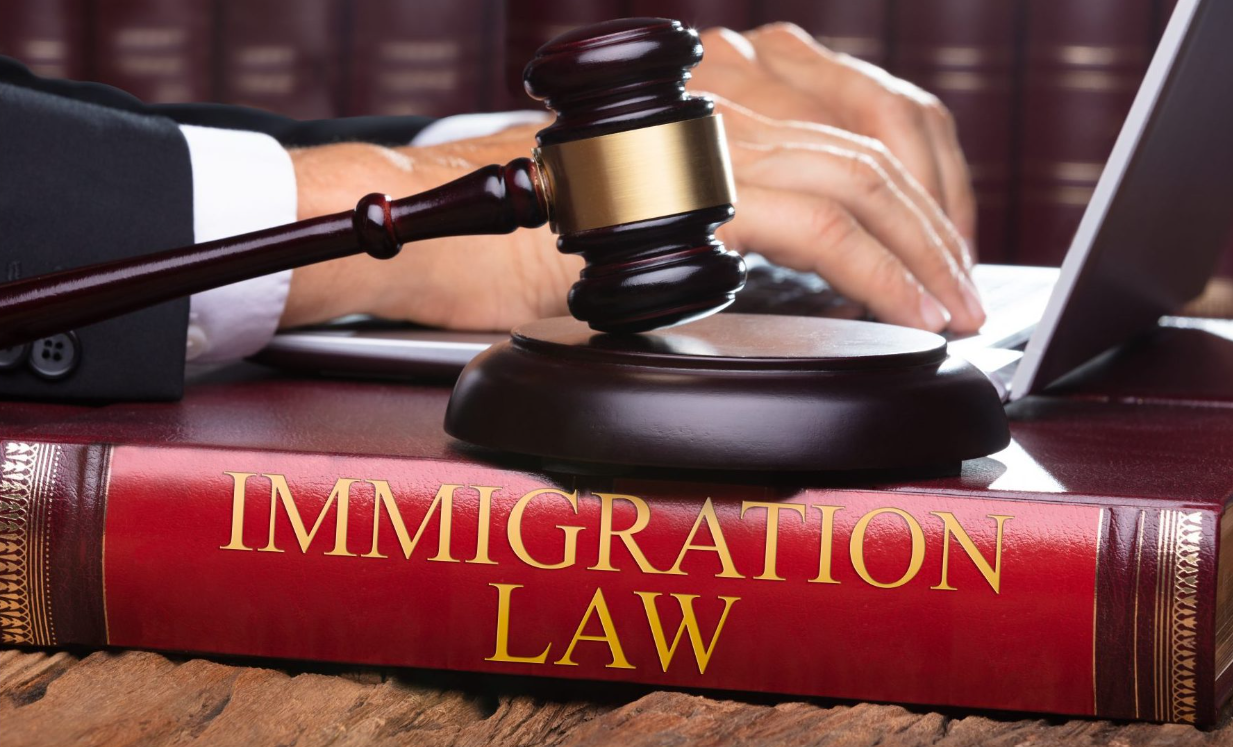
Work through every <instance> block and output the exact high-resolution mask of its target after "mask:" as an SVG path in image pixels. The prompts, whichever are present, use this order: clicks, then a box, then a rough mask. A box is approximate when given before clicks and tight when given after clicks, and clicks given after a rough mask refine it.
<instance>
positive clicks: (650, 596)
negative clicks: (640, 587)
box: [634, 591, 740, 674]
mask: <svg viewBox="0 0 1233 747" xmlns="http://www.w3.org/2000/svg"><path fill="white" fill-rule="evenodd" d="M634 593H635V594H637V595H638V597H639V598H640V599H642V607H643V609H644V610H645V611H646V621H647V624H649V625H650V626H651V637H652V638H654V639H655V650H656V651H657V652H658V653H659V666H660V669H662V670H663V671H665V672H667V671H668V666H669V665H670V664H672V657H673V656H674V655H675V654H676V649H677V646H678V645H679V644H680V642H681V635H682V634H684V633H688V634H689V645H690V647H691V648H692V649H693V652H694V662H695V663H696V664H697V665H698V674H706V665H707V664H709V663H710V661H711V654H712V653H713V652H714V651H715V644H716V643H718V642H719V634H720V633H722V632H723V630H724V623H725V622H727V620H728V612H729V611H730V610H731V609H732V605H734V604H736V603H737V602H738V601H740V597H720V599H722V600H723V603H724V611H723V612H721V613H720V614H719V622H718V623H717V624H716V625H715V632H714V634H712V635H711V641H710V643H708V644H706V645H705V646H703V645H702V631H701V630H700V629H699V627H698V616H697V615H695V614H694V600H695V599H697V598H698V595H697V594H673V595H672V598H673V599H675V600H676V602H677V604H679V605H680V607H681V624H680V625H678V626H677V629H676V636H674V637H673V639H672V644H671V645H669V644H668V639H667V637H666V636H665V635H664V626H663V625H662V624H661V623H660V621H659V610H658V609H656V607H655V600H656V599H657V598H658V597H661V596H663V595H662V594H660V593H658V592H656V593H652V592H649V591H635V592H634Z"/></svg>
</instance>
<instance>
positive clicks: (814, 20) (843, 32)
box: [754, 0, 889, 66]
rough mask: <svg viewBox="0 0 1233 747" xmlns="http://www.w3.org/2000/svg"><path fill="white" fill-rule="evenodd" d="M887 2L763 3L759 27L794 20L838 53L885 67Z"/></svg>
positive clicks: (765, 0)
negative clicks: (764, 24)
mask: <svg viewBox="0 0 1233 747" xmlns="http://www.w3.org/2000/svg"><path fill="white" fill-rule="evenodd" d="M888 5H889V3H888V1H887V0H763V1H762V2H759V3H757V4H756V5H755V17H754V23H755V24H759V25H760V24H763V23H772V22H775V21H790V22H791V23H795V24H796V25H797V26H800V27H801V28H802V29H804V30H805V31H808V32H809V33H810V34H813V36H814V37H815V38H817V40H818V41H820V42H822V43H823V44H825V45H826V46H827V47H829V48H830V49H833V50H835V51H836V52H843V53H844V54H850V55H852V56H853V57H858V58H860V59H862V60H865V61H866V62H872V63H873V64H875V65H879V66H885V65H886V62H887V55H888V53H889V50H888V49H887V45H886V39H887V31H888V29H887V23H888V19H889V14H888Z"/></svg>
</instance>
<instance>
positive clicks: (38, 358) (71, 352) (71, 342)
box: [30, 332, 81, 381]
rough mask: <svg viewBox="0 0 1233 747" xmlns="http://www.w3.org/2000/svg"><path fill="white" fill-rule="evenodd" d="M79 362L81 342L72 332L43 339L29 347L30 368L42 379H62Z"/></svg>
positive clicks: (71, 371)
mask: <svg viewBox="0 0 1233 747" xmlns="http://www.w3.org/2000/svg"><path fill="white" fill-rule="evenodd" d="M80 361H81V342H79V341H78V339H77V335H75V334H73V333H72V332H66V333H64V334H61V335H52V336H51V337H44V338H43V339H41V340H35V341H34V342H33V343H31V345H30V368H31V370H33V371H34V372H35V373H36V374H38V375H39V376H41V377H43V378H44V379H50V380H53V381H54V380H56V379H63V378H64V377H66V376H68V375H69V374H71V373H73V370H74V369H76V368H77V364H78V363H79V362H80Z"/></svg>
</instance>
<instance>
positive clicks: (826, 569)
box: [809, 506, 843, 584]
mask: <svg viewBox="0 0 1233 747" xmlns="http://www.w3.org/2000/svg"><path fill="white" fill-rule="evenodd" d="M814 508H816V509H818V510H819V511H821V512H822V542H821V545H820V546H819V547H818V575H817V576H814V577H813V578H811V579H809V582H810V583H811V584H837V583H839V582H838V581H836V580H835V579H834V578H832V577H831V556H832V555H833V554H834V544H835V512H836V511H841V510H843V506H814Z"/></svg>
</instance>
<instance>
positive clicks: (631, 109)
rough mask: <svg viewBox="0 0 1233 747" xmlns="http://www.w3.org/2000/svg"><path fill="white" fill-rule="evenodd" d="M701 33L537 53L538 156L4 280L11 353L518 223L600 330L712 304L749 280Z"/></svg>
mask: <svg viewBox="0 0 1233 747" xmlns="http://www.w3.org/2000/svg"><path fill="white" fill-rule="evenodd" d="M701 59H702V45H701V42H700V41H699V39H698V34H697V32H695V31H693V30H692V29H688V28H685V27H684V26H682V25H681V24H680V23H679V22H677V21H671V20H666V19H656V18H631V19H622V20H615V21H608V22H604V23H599V24H595V25H592V26H587V27H583V28H579V29H576V30H574V31H571V32H568V33H566V34H563V35H561V36H558V37H557V38H555V39H553V40H552V41H550V42H548V43H547V44H546V45H544V46H543V47H541V48H540V49H539V50H538V52H537V53H536V55H535V58H534V59H533V60H532V61H531V62H530V64H529V65H528V66H527V68H526V72H525V76H524V79H525V84H526V89H527V91H528V93H530V94H531V95H532V96H533V97H534V98H536V99H540V100H542V101H543V102H544V103H545V104H546V105H547V106H548V107H549V108H550V109H551V110H553V111H554V112H555V113H556V120H555V121H554V122H553V123H552V124H550V125H549V126H548V127H546V128H544V129H543V130H540V131H539V133H538V134H537V136H536V139H537V142H538V146H539V147H538V148H536V149H535V150H534V151H533V152H532V156H531V157H530V158H518V159H515V160H513V161H510V162H509V163H507V164H505V165H504V166H500V165H491V166H485V167H483V168H481V169H478V170H477V171H475V172H473V173H471V174H468V175H467V176H464V177H462V178H460V179H457V180H455V181H452V182H450V183H448V184H445V185H443V186H440V187H437V188H435V189H431V190H429V191H427V192H423V193H421V194H417V195H413V196H410V197H404V198H402V199H397V200H395V199H391V198H390V197H388V196H386V195H382V194H370V195H368V196H366V197H364V198H362V199H361V200H360V201H359V203H358V204H357V205H356V206H355V209H354V210H353V211H350V212H342V213H336V214H334V215H326V216H322V217H319V218H312V219H309V220H303V221H299V222H297V223H291V224H288V225H284V226H279V227H277V228H271V229H267V230H263V231H256V232H253V233H249V234H244V235H241V236H235V237H231V238H227V239H221V240H218V241H211V242H206V243H202V244H196V245H193V246H189V247H183V248H179V249H172V250H169V251H163V252H159V253H155V254H149V255H145V256H141V257H137V258H133V259H126V260H122V261H115V262H108V263H102V264H97V265H92V266H88V267H82V268H76V269H69V270H64V271H60V272H55V273H50V274H47V275H42V276H38V277H33V278H29V279H24V280H19V281H16V282H11V283H8V284H5V285H3V286H0V349H3V348H6V347H10V346H14V345H20V344H23V343H26V342H30V341H33V340H37V339H39V338H43V337H47V336H49V335H52V334H55V333H58V332H62V331H65V330H68V329H72V328H75V327H78V326H82V325H85V324H91V323H94V322H98V321H102V320H104V319H110V318H113V317H116V316H119V315H122V314H125V313H127V312H131V311H135V310H137V309H141V308H145V307H148V306H152V305H155V304H158V303H161V302H164V301H167V300H170V299H173V298H178V297H182V296H186V295H190V294H193V293H197V292H200V291H204V290H208V289H210V288H216V287H219V286H223V285H227V284H230V283H234V282H238V281H241V280H246V279H248V278H252V277H257V276H260V275H265V274H269V273H273V272H278V271H281V270H287V269H291V268H295V267H302V266H304V265H308V264H313V263H317V262H324V261H328V260H332V259H338V258H340V257H346V256H350V255H353V254H358V253H360V252H366V253H367V254H369V255H371V256H372V257H375V258H377V259H388V258H390V257H393V256H395V255H396V254H398V252H399V251H400V249H401V248H402V245H403V244H406V243H410V242H413V241H421V240H425V239H434V238H441V237H446V236H469V235H480V234H504V233H510V232H512V231H515V230H517V229H518V228H536V227H539V226H542V225H543V224H544V223H545V222H547V223H548V224H549V225H550V226H551V229H552V231H553V232H554V233H557V234H559V238H558V241H557V248H558V249H559V250H560V251H561V252H564V253H568V254H578V255H580V256H582V257H583V259H584V260H585V262H586V264H585V267H584V268H583V270H582V272H581V276H580V278H579V280H578V282H577V283H575V284H574V286H573V287H572V288H571V289H570V292H569V299H568V301H569V310H570V313H571V314H573V315H574V316H575V317H576V318H577V319H579V320H582V321H584V322H586V323H587V324H589V325H590V327H591V328H592V329H595V330H599V331H602V332H610V333H636V332H645V331H648V330H653V329H657V328H661V327H668V326H672V325H676V324H681V323H684V322H688V321H691V320H694V319H699V318H701V317H704V316H707V315H709V314H712V313H714V312H716V311H719V310H720V309H722V308H724V307H725V306H727V305H728V304H730V303H732V301H733V300H734V298H735V295H736V293H737V292H738V291H739V290H740V289H741V288H742V287H743V286H744V283H745V265H744V262H743V261H742V259H741V258H740V256H739V255H737V254H736V253H734V252H732V251H729V250H728V249H726V248H725V247H724V245H723V243H722V242H720V241H719V240H718V239H716V238H715V230H716V228H717V227H718V226H720V225H721V224H723V223H725V222H727V221H728V220H730V219H731V218H732V216H733V203H734V202H735V190H734V186H733V182H732V174H731V166H730V164H729V161H728V155H727V148H726V144H725V139H724V130H723V122H722V119H721V117H720V116H718V115H717V114H715V112H714V104H713V102H711V101H710V100H709V99H706V98H704V97H698V96H691V95H688V94H687V93H686V92H685V82H686V81H687V80H688V79H689V70H690V68H692V67H694V66H695V65H697V64H698V62H699V61H700V60H701Z"/></svg>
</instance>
